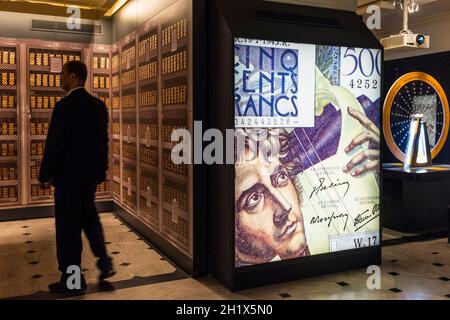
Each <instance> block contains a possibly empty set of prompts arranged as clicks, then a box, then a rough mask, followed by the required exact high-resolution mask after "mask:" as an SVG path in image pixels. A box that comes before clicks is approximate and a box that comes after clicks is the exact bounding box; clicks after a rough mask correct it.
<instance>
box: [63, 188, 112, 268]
mask: <svg viewBox="0 0 450 320" xmlns="http://www.w3.org/2000/svg"><path fill="white" fill-rule="evenodd" d="M96 189H97V186H96V185H88V186H86V187H78V188H67V187H58V186H56V188H55V220H56V248H57V256H58V269H59V270H60V271H61V272H62V273H63V274H64V273H66V272H67V268H68V267H69V266H71V265H75V266H81V253H82V251H83V242H82V237H81V234H82V231H84V233H85V234H86V237H87V238H88V240H89V244H90V246H91V249H92V252H93V253H94V255H95V256H96V257H97V258H102V259H106V258H107V252H106V246H105V238H104V235H103V228H102V225H101V223H100V219H99V216H98V212H97V208H96V207H95V192H96ZM103 262H104V263H105V262H106V261H103ZM101 263H102V260H100V264H101ZM99 267H100V268H101V269H102V267H103V268H104V267H106V266H101V265H99Z"/></svg>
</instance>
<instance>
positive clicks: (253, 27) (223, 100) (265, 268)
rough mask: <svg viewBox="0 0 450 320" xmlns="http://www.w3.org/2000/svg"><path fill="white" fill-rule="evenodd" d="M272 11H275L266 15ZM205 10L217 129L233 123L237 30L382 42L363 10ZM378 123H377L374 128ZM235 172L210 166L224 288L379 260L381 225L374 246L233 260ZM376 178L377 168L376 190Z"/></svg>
mask: <svg viewBox="0 0 450 320" xmlns="http://www.w3.org/2000/svg"><path fill="white" fill-rule="evenodd" d="M258 10H260V11H261V10H262V11H263V12H265V14H264V19H261V18H257V17H256V15H255V14H254V13H255V12H256V11H258ZM272 13H273V15H272V16H273V17H274V19H271V18H270V17H271V14H272ZM208 16H209V35H208V46H209V54H208V56H209V63H208V64H209V72H208V83H209V88H208V93H209V101H208V102H209V108H208V110H209V113H208V118H209V126H210V127H213V128H217V129H220V130H221V131H222V132H225V129H227V128H234V110H233V109H232V108H230V107H229V106H232V105H233V99H234V98H233V97H234V72H233V70H234V68H233V67H232V66H233V65H234V50H233V48H234V39H235V38H251V39H263V40H269V41H270V40H273V41H287V42H296V43H311V44H322V45H336V46H348V47H360V48H373V49H383V47H382V46H381V44H380V43H379V42H378V40H377V39H376V38H375V37H374V36H373V34H372V33H371V32H370V31H369V30H368V29H367V27H366V26H365V25H364V23H363V21H362V19H361V17H359V16H357V15H356V14H355V13H353V12H347V11H340V10H330V9H322V8H315V7H306V6H297V5H287V4H280V3H270V2H261V1H257V0H243V1H226V0H215V1H211V2H210V6H209V8H208ZM280 17H281V18H280ZM282 17H290V18H292V17H298V20H297V21H293V20H292V19H290V20H286V21H282V20H280V19H282ZM332 20H334V21H332ZM321 21H323V25H321ZM312 23H313V24H314V25H312ZM330 24H335V25H336V27H330ZM382 61H384V55H382ZM382 77H383V70H382ZM381 90H382V92H381V102H380V115H381V106H382V105H383V97H384V93H385V92H384V90H383V88H382V89H381ZM380 118H381V117H380ZM381 121H382V119H380V122H381ZM381 125H382V124H381V123H380V128H381ZM381 139H383V137H382V136H381ZM380 152H381V150H380ZM234 177H235V171H234V165H215V166H212V167H211V168H210V174H209V190H210V193H209V197H208V207H209V214H210V259H211V260H210V263H211V265H210V267H211V268H210V269H211V274H212V275H213V277H215V278H216V279H218V280H219V281H220V282H221V283H222V284H224V285H225V286H227V287H228V288H229V289H230V290H232V291H235V290H243V289H247V288H252V287H257V286H262V285H269V284H273V283H278V282H281V281H288V280H294V279H300V278H305V277H310V276H316V275H320V274H328V273H335V272H342V271H346V270H349V269H355V268H363V267H367V266H369V265H379V264H381V225H380V234H379V237H380V238H379V239H380V245H378V246H375V247H368V248H361V249H354V250H346V251H341V252H335V253H328V254H321V255H316V256H311V257H306V258H299V259H292V260H285V261H279V262H274V263H268V264H263V265H257V266H249V267H243V268H235V266H234V214H233V213H234V202H235V201H234ZM381 182H382V176H381V170H380V194H381V192H382V184H381ZM381 210H383V207H382V205H381ZM380 220H381V219H380Z"/></svg>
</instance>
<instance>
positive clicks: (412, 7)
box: [408, 0, 419, 13]
mask: <svg viewBox="0 0 450 320" xmlns="http://www.w3.org/2000/svg"><path fill="white" fill-rule="evenodd" d="M417 11H419V4H418V3H417V1H416V0H409V4H408V12H409V13H414V12H417Z"/></svg>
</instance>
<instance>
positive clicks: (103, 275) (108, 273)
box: [99, 268, 117, 281]
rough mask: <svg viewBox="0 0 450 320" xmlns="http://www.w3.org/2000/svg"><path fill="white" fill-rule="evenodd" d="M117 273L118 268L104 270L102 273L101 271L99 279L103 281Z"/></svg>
mask: <svg viewBox="0 0 450 320" xmlns="http://www.w3.org/2000/svg"><path fill="white" fill-rule="evenodd" d="M116 274H117V272H116V270H114V269H112V268H111V269H110V270H109V271H102V273H100V276H99V279H100V281H103V280H106V279H109V278H111V277H114V276H115V275H116Z"/></svg>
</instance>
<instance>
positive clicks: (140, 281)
mask: <svg viewBox="0 0 450 320" xmlns="http://www.w3.org/2000/svg"><path fill="white" fill-rule="evenodd" d="M101 220H102V223H103V226H104V229H105V236H106V244H107V248H108V251H109V253H110V254H111V255H112V257H113V258H114V263H115V267H116V269H117V271H118V274H117V275H116V276H115V277H113V278H111V279H110V282H109V285H108V286H99V285H98V284H97V277H98V271H97V270H96V268H95V261H96V260H95V258H94V257H93V255H92V253H91V251H90V248H89V245H88V243H87V241H86V239H84V248H85V249H84V252H83V268H84V269H85V270H84V271H85V275H86V279H87V281H88V283H89V288H88V291H87V293H86V294H85V295H82V296H77V297H71V298H70V299H196V300H197V299H198V300H200V299H201V300H203V299H333V300H335V299H350V300H353V299H447V300H448V299H450V244H448V243H447V239H434V240H428V241H416V242H407V243H401V244H398V245H389V246H386V247H384V248H383V264H382V265H381V289H379V290H377V289H375V290H369V289H368V288H367V285H366V282H367V278H368V277H369V274H367V273H366V270H365V269H359V270H352V271H348V272H344V273H338V274H330V275H325V276H321V277H315V278H309V279H303V280H298V281H292V282H286V283H281V284H277V285H272V286H267V287H262V288H257V289H251V290H245V291H240V292H236V293H231V292H229V291H228V290H227V289H226V288H225V287H223V286H222V285H221V284H219V283H218V282H217V281H216V280H214V279H212V278H211V277H209V276H208V277H204V278H201V279H192V278H190V277H188V276H187V275H186V274H185V273H184V272H183V271H181V270H180V269H179V268H177V267H176V266H175V265H174V264H172V263H171V262H170V261H168V259H167V258H165V257H164V256H163V255H162V254H161V253H159V252H158V251H157V250H156V249H155V248H153V247H152V246H151V244H148V243H147V242H146V241H144V239H141V238H140V237H139V236H138V235H136V234H135V233H134V232H133V231H132V230H130V229H129V228H128V227H127V226H126V225H124V224H123V223H122V222H121V220H119V219H117V218H116V217H115V216H114V215H113V214H102V215H101ZM386 237H387V238H389V239H391V238H393V236H392V232H389V234H387V235H386ZM58 278H59V274H58V270H57V266H56V248H55V231H54V219H51V218H48V219H36V220H26V221H14V222H2V223H0V299H1V298H18V299H62V298H65V297H62V296H57V295H53V294H50V293H49V292H48V289H47V286H48V284H49V283H51V282H54V281H57V280H58Z"/></svg>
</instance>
